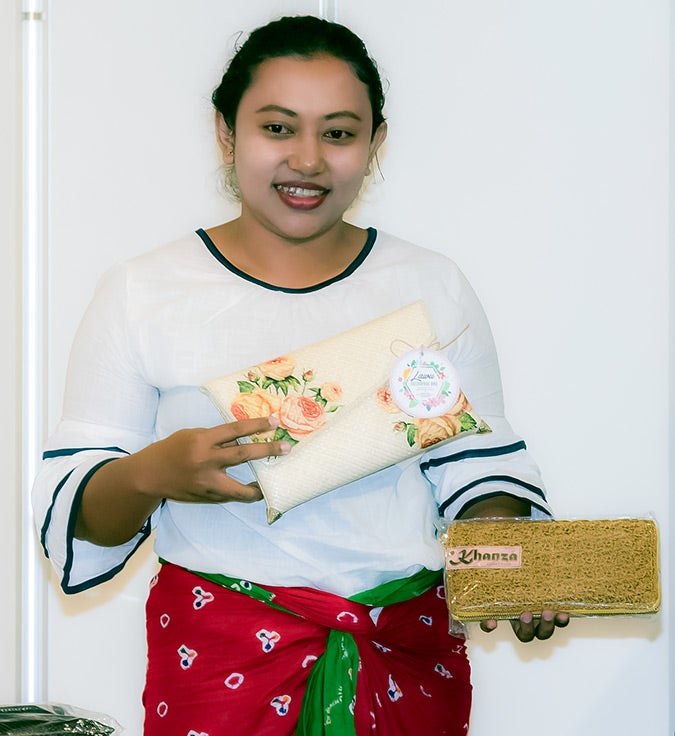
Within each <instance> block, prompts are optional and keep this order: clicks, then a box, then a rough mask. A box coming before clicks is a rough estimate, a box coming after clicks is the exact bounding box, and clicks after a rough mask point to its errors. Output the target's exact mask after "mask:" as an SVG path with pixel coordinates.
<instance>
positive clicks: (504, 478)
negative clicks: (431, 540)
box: [439, 475, 546, 514]
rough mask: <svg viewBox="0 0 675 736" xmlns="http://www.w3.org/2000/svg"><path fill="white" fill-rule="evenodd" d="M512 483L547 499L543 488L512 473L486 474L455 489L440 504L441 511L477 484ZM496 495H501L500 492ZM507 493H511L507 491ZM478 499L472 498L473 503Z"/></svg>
mask: <svg viewBox="0 0 675 736" xmlns="http://www.w3.org/2000/svg"><path fill="white" fill-rule="evenodd" d="M494 482H498V483H511V484H513V485H516V486H520V487H521V488H526V489H527V490H528V491H530V492H531V493H534V494H535V495H536V496H539V498H541V499H542V501H544V502H545V501H546V496H545V495H544V491H542V489H541V488H537V486H533V485H532V484H531V483H526V482H525V481H523V480H519V479H518V478H514V477H513V476H511V475H486V476H484V477H482V478H478V479H477V480H474V481H471V483H467V485H465V486H462V488H460V489H459V490H457V491H455V493H453V494H452V496H450V498H448V499H446V500H445V501H443V503H442V504H441V505H440V506H439V511H440V513H441V514H443V512H444V511H445V509H447V508H448V506H450V505H451V504H453V503H454V502H455V501H456V500H457V499H458V498H459V497H460V496H461V495H462V494H463V493H466V492H467V491H470V490H471V489H472V488H475V487H476V486H479V485H481V484H483V483H494ZM495 495H499V494H498V493H497V494H495ZM506 495H511V494H508V493H506ZM486 497H488V494H486ZM475 500H476V499H472V503H473V502H474V501H475Z"/></svg>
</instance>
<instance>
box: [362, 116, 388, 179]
mask: <svg viewBox="0 0 675 736" xmlns="http://www.w3.org/2000/svg"><path fill="white" fill-rule="evenodd" d="M386 138H387V123H385V122H382V123H380V124H379V125H378V126H377V130H376V131H375V135H374V136H373V138H372V140H371V141H370V150H369V152H368V169H367V171H366V174H369V173H370V165H371V163H372V162H373V159H374V158H375V157H376V156H377V152H378V151H379V150H380V146H381V145H382V144H383V143H384V141H385V140H386Z"/></svg>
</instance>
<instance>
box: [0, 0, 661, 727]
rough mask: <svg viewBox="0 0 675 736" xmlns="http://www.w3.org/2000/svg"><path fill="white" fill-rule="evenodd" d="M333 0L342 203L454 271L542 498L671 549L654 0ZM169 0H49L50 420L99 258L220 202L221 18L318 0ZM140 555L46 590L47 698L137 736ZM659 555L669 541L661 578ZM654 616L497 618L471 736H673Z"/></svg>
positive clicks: (125, 252) (147, 558)
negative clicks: (348, 55)
mask: <svg viewBox="0 0 675 736" xmlns="http://www.w3.org/2000/svg"><path fill="white" fill-rule="evenodd" d="M327 5H330V6H331V7H332V8H333V9H336V10H337V14H338V20H341V21H342V22H345V23H347V24H348V25H352V26H353V27H354V29H355V30H356V31H357V32H360V33H361V34H362V35H363V36H364V37H365V38H366V41H367V43H368V45H369V46H370V48H371V51H372V52H373V54H374V55H375V56H376V58H377V59H378V60H379V61H380V64H381V66H382V67H383V70H384V73H385V75H386V76H387V78H388V79H389V81H390V93H389V104H388V108H387V114H388V116H389V119H390V125H391V133H390V139H389V142H388V145H387V150H386V152H385V155H384V156H383V158H382V170H383V172H384V176H385V179H386V181H385V182H384V183H382V182H375V183H374V184H373V185H372V186H371V188H370V190H369V191H368V192H367V193H366V196H365V199H364V202H363V204H362V205H361V206H360V207H358V208H357V209H356V210H355V212H354V217H355V218H356V219H357V220H358V221H360V222H363V223H368V224H375V225H377V226H381V227H384V228H386V229H388V230H390V231H392V232H395V233H397V234H400V235H403V236H406V237H409V238H411V239H413V240H416V241H417V242H419V243H421V244H425V245H428V246H429V247H432V248H436V249H439V250H442V251H444V252H447V253H449V254H450V255H451V256H452V257H453V258H455V260H457V261H458V262H459V263H460V265H461V266H462V268H463V269H464V270H465V271H466V273H467V275H468V276H469V277H470V279H471V281H472V282H473V284H474V286H475V287H476V289H477V291H478V292H479V295H480V296H481V299H482V301H483V303H484V305H485V307H486V310H487V311H488V314H489V316H490V318H491V322H492V324H493V328H494V332H495V337H496V339H497V343H498V347H499V350H500V355H501V362H502V371H503V377H504V384H505V390H506V396H507V409H508V414H509V416H510V418H511V421H512V423H513V424H514V426H515V428H516V429H517V431H519V432H520V433H522V434H523V435H524V436H525V437H526V439H527V441H528V444H529V446H530V449H531V451H532V452H533V454H534V456H535V457H536V458H537V460H538V461H539V464H540V465H541V467H542V470H543V472H544V477H545V479H546V482H547V485H548V488H549V491H550V496H551V499H552V501H553V503H554V505H555V507H556V508H557V510H558V513H559V515H560V516H567V517H601V516H621V515H643V514H653V515H654V517H655V518H656V519H657V520H658V522H659V524H660V526H661V530H662V532H663V539H664V545H666V546H665V547H664V548H665V549H667V548H668V547H667V545H668V544H669V524H668V513H669V506H668V462H669V460H668V429H669V412H668V403H667V399H666V396H667V395H668V387H669V383H668V373H667V370H668V344H669V333H668V317H669V311H668V310H669V302H668V297H669V262H668V127H667V126H668V105H669V97H668V85H669V64H670V59H669V24H670V16H669V3H668V2H667V0H596V2H593V3H589V2H587V0H567V1H566V2H562V0H558V1H554V0H546V1H545V2H542V1H541V0H509V1H508V2H506V0H483V2H481V3H472V2H459V1H458V0H418V1H417V2H416V3H415V4H414V6H411V4H410V3H404V2H402V1H401V2H399V0H369V2H368V3H363V2H360V1H359V0H341V2H340V3H330V4H327ZM0 7H5V6H0ZM187 8H188V5H186V4H185V3H181V2H178V1H177V0H175V1H173V2H169V1H168V0H166V1H165V2H164V3H162V4H161V10H158V5H157V4H156V3H153V2H150V0H142V1H141V0H118V1H117V2H115V3H103V2H96V3H91V2H90V1H89V2H87V0H53V1H52V2H51V3H50V4H49V7H48V31H49V82H50V104H49V172H50V177H49V232H48V248H49V250H48V253H49V279H48V300H49V301H48V304H49V314H50V321H49V323H48V325H47V333H48V340H49V344H48V361H49V376H48V417H47V420H48V424H49V426H53V424H54V423H55V422H56V420H57V418H58V415H59V411H60V402H61V392H62V389H63V379H64V372H65V365H66V361H67V355H68V350H69V346H70V341H71V339H72V335H73V332H74V330H75V327H76V325H77V321H78V320H79V317H80V315H81V313H82V311H83V309H84V308H85V305H86V303H87V301H88V299H89V298H90V296H91V292H92V289H93V285H94V282H95V280H96V278H97V277H98V275H100V273H101V272H102V270H103V269H104V268H105V267H106V266H107V265H108V264H110V263H112V262H114V261H116V260H118V259H120V258H125V257H127V256H129V255H132V254H134V253H136V252H139V251H141V250H145V249H147V248H149V247H151V246H153V245H155V244H158V243H160V242H162V241H164V240H166V239H168V238H171V237H174V236H175V235H177V234H179V233H181V232H184V231H186V230H188V229H193V228H194V227H197V226H202V225H204V226H208V225H210V224H213V223H215V222H217V221H219V220H222V219H226V218H227V217H228V216H229V215H230V214H232V207H231V205H229V204H227V203H225V202H223V201H222V200H221V199H219V197H218V195H217V194H216V193H215V168H216V166H217V156H216V153H215V148H214V145H213V142H212V136H211V111H210V107H209V102H208V97H209V94H210V91H211V88H212V87H213V86H214V84H215V83H216V82H217V79H218V76H219V72H220V70H221V68H222V66H223V65H224V63H225V61H226V57H227V56H228V53H229V43H230V41H231V39H232V37H233V36H232V34H234V33H235V32H236V31H237V30H239V29H247V28H250V27H251V26H252V25H255V24H257V23H259V22H263V21H264V20H266V19H267V18H269V17H272V16H274V15H278V14H279V13H281V12H290V11H292V12H295V11H298V12H305V11H308V12H317V13H318V12H319V10H320V8H321V4H320V3H319V2H317V1H313V2H310V1H309V0H307V1H306V2H301V1H296V2H292V1H291V0H289V1H288V2H280V1H279V2H272V1H271V0H268V1H265V2H264V1H263V0H258V2H256V3H254V4H253V3H233V2H228V3H223V2H220V1H219V0H199V1H198V2H193V3H190V4H189V10H187ZM413 8H414V12H413ZM94 9H95V12H94ZM3 12H4V11H3ZM0 20H2V18H0ZM0 28H3V25H2V23H0ZM1 46H2V45H1V44H0V47H1ZM7 53H8V52H6V51H5V49H4V47H3V51H2V54H3V57H2V59H3V60H4V58H5V56H6V55H7ZM0 79H3V80H4V76H3V77H0ZM3 83H4V84H10V88H11V83H10V82H3ZM3 89H4V88H3ZM2 151H3V153H4V151H5V149H4V148H3V149H2ZM0 176H3V178H1V179H0V186H5V182H6V181H7V180H8V179H7V175H6V174H0ZM0 222H2V223H4V218H3V220H0ZM2 227H3V230H2V234H3V239H4V237H5V227H6V226H5V225H4V224H3V225H2ZM3 279H4V276H3ZM3 283H4V281H3ZM3 298H5V296H3ZM10 298H11V292H10ZM9 378H10V379H11V378H12V374H11V371H10V374H9ZM8 416H10V417H11V416H12V414H11V408H10V413H9V415H8ZM8 426H11V424H10V425H8V424H5V425H4V427H5V428H7V427H8ZM10 450H11V447H10ZM14 456H15V455H11V457H14ZM9 503H10V504H11V502H9ZM153 564H154V563H153V560H152V556H151V554H150V550H146V551H145V554H141V555H139V558H138V559H137V560H136V561H135V562H134V563H133V565H132V568H131V569H130V570H129V572H128V573H126V574H124V575H122V576H120V578H119V579H118V580H117V581H114V582H112V583H110V584H107V585H105V586H102V587H101V588H100V589H98V590H94V591H90V592H88V593H85V594H82V595H80V596H78V597H75V598H68V599H66V598H64V597H63V596H62V595H61V594H60V593H59V591H58V590H57V589H56V586H55V585H53V584H50V588H49V600H48V611H47V613H48V622H49V641H48V650H47V653H46V654H47V659H46V662H47V678H48V697H49V699H52V700H61V701H65V702H71V703H74V704H78V705H81V706H83V707H87V708H92V709H95V710H101V711H104V712H107V713H110V714H111V715H113V716H115V717H117V718H118V719H119V720H120V721H121V722H122V723H123V724H125V725H126V726H127V728H128V732H129V733H130V734H131V735H132V736H135V734H138V733H140V726H139V723H140V704H139V693H140V688H141V685H142V678H143V672H142V670H143V660H144V652H143V622H142V605H143V600H144V597H145V584H146V580H147V577H148V575H149V572H150V570H151V569H152V567H153ZM668 573H669V570H668V559H667V556H666V555H664V576H663V582H664V589H665V592H666V594H668V593H669V590H670V589H669V585H668V582H669V578H668ZM669 614H670V609H669V605H668V598H665V600H664V611H663V613H662V614H661V615H659V616H656V617H654V618H647V619H621V620H619V619H616V620H587V621H574V622H573V624H572V625H571V626H570V627H569V628H568V629H567V630H566V631H565V632H564V633H561V634H558V635H556V637H555V639H554V640H553V641H552V642H550V643H543V644H542V643H539V644H534V645H528V646H524V645H519V644H517V643H514V642H513V641H512V639H511V637H510V635H509V634H508V633H507V631H506V628H505V627H502V631H500V632H499V633H497V634H493V635H492V636H487V635H484V634H482V633H481V632H479V631H475V632H473V633H472V638H471V643H470V646H471V651H472V655H473V662H474V683H475V686H476V695H475V702H476V705H475V711H474V717H473V725H472V731H471V734H472V736H493V734H495V733H499V734H500V735H501V736H510V735H511V734H514V735H515V734H519V736H523V735H526V734H538V733H540V732H542V731H544V730H545V731H546V733H547V734H548V735H549V736H563V735H564V736H569V734H575V736H605V734H607V735H608V736H609V734H611V735H612V736H623V735H626V736H628V734H631V735H632V734H638V733H639V734H645V735H646V736H662V735H665V734H666V733H670V732H671V731H672V727H671V729H670V730H669V729H668V709H669V697H670V692H669V685H668V674H669V671H668V651H669V646H670V644H669V642H670V635H669V618H668V616H669ZM514 704H517V705H516V707H515V714H514ZM646 714H649V720H648V724H646V723H645V718H646Z"/></svg>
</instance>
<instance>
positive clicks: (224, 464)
mask: <svg viewBox="0 0 675 736" xmlns="http://www.w3.org/2000/svg"><path fill="white" fill-rule="evenodd" d="M213 100H214V104H215V107H216V111H217V112H216V128H217V135H218V141H219V143H220V146H221V149H222V151H223V156H224V159H225V161H226V162H227V163H228V164H229V165H230V166H232V167H233V171H234V173H235V174H236V179H237V181H238V188H239V196H240V200H241V211H240V213H239V214H238V216H236V217H235V218H234V219H232V220H229V221H227V222H225V223H223V224H222V225H219V226H217V227H214V228H210V229H208V230H203V229H201V228H200V229H198V230H197V231H196V232H194V233H191V234H189V235H188V236H185V237H182V238H180V239H178V240H176V241H173V242H171V243H169V244H167V245H165V246H163V247H161V248H158V249H156V250H154V251H151V252H149V253H147V254H145V255H142V256H139V257H137V258H134V259H131V260H129V261H127V262H125V263H122V264H121V265H119V266H117V267H115V268H113V269H111V271H110V272H109V273H108V274H107V275H106V276H105V277H104V278H103V280H102V281H101V283H100V285H99V288H98V290H97V292H96V294H95V296H94V299H93V302H92V304H91V305H90V307H89V309H88V310H87V312H86V314H85V316H84V319H83V321H82V323H81V326H80V329H79V331H78V334H77V337H76V340H75V343H74V346H73V350H72V354H71V361H70V368H69V375H68V384H67V390H66V399H65V402H64V410H63V418H62V420H61V422H60V423H59V425H58V426H57V428H56V430H55V431H54V432H53V434H52V435H51V437H50V438H49V440H48V442H47V446H46V449H45V453H44V457H45V459H44V463H43V466H42V469H41V471H40V474H39V477H38V479H37V481H36V485H35V493H34V499H35V501H34V503H35V509H36V515H37V517H38V528H39V532H40V539H41V541H42V544H43V546H44V548H45V551H46V552H47V553H48V555H49V558H50V560H51V562H52V564H53V565H54V567H55V569H56V571H57V573H58V575H59V579H60V581H61V586H62V588H63V590H64V591H65V592H67V593H77V592H80V591H83V590H86V589H88V588H90V587H92V586H94V585H97V584H99V583H101V582H104V581H106V580H108V579H110V578H111V577H112V576H114V575H115V574H116V573H117V572H119V571H120V570H121V569H122V567H123V566H124V565H125V563H126V561H127V559H128V558H129V557H130V556H131V555H132V554H133V553H134V552H135V550H136V549H137V548H138V546H139V545H140V544H141V543H142V542H143V541H144V540H145V539H146V538H147V537H148V536H150V533H151V531H152V530H153V529H154V530H156V537H155V550H156V552H157V554H158V556H159V558H160V559H161V561H162V566H161V571H160V573H159V575H158V576H157V577H156V578H155V579H153V581H152V584H151V592H150V596H149V599H148V606H147V640H148V669H147V678H146V687H145V693H144V706H145V734H146V736H159V735H160V734H161V736H184V734H186V733H211V734H222V733H228V734H232V735H233V736H237V735H241V736H249V735H250V734H253V733H267V734H275V735H276V736H289V735H290V734H310V733H311V734H323V733H339V734H343V733H356V734H358V736H364V735H365V734H371V733H372V732H373V731H374V730H377V731H378V732H380V733H383V734H387V736H410V735H411V734H416V733H418V727H419V722H418V719H419V714H420V713H421V712H424V714H425V733H427V734H430V735H437V736H440V735H441V734H449V735H450V736H465V733H466V730H467V728H468V720H469V710H470V703H471V684H470V676H469V674H470V673H469V664H468V660H467V657H466V649H465V642H464V637H463V636H462V635H452V636H450V635H449V634H448V623H447V609H446V605H445V601H444V598H443V594H442V587H440V586H441V569H442V567H443V554H442V550H441V547H440V544H439V543H438V540H437V539H436V536H435V531H434V523H433V522H434V520H435V519H437V518H438V517H439V515H440V514H444V515H445V516H446V517H448V518H456V517H462V518H467V517H472V516H475V515H496V514H499V515H512V516H513V515H521V516H522V515H530V514H533V515H536V514H544V515H546V514H548V513H549V508H548V504H547V501H546V496H545V492H544V490H543V484H542V480H541V477H540V474H539V471H538V468H537V466H536V465H535V463H534V462H533V460H532V459H531V458H530V456H529V455H528V453H527V451H526V449H525V444H524V442H522V440H520V438H519V437H517V436H516V435H515V434H514V433H513V431H512V430H511V428H510V426H509V424H508V422H507V421H506V419H505V417H504V411H503V403H502V395H501V385H500V378H499V370H498V365H497V357H496V353H495V348H494V344H493V341H492V337H491V333H490V328H489V326H488V323H487V320H486V318H485V315H484V313H483V310H482V308H481V305H480V303H479V302H478V300H477V298H476V296H475V294H474V293H473V291H472V289H471V287H470V286H469V284H468V283H467V281H466V279H465V278H464V276H463V275H462V273H461V272H460V271H459V269H458V268H457V266H456V265H455V264H454V263H453V262H452V261H451V260H449V259H448V258H446V257H445V256H443V255H441V254H439V253H437V252H432V251H429V250H425V249H423V248H420V247H417V246H415V245H413V244H411V243H408V242H405V241H403V240H400V239H398V238H396V237H394V236H391V235H388V234H386V233H384V232H378V231H377V230H375V229H374V228H360V227H357V226H356V225H354V224H352V223H350V222H348V221H347V220H346V219H345V212H346V210H347V208H348V207H349V206H350V205H351V204H352V202H353V200H354V198H355V197H356V196H357V193H358V192H359V190H360V188H361V185H362V183H363V180H364V177H365V176H366V173H367V171H368V169H369V167H370V164H371V162H372V159H373V157H374V156H375V154H376V153H377V150H378V147H379V146H380V145H381V143H382V141H383V140H384V138H385V135H386V123H385V122H384V118H383V115H382V105H383V98H382V87H381V83H380V80H379V77H378V74H377V68H376V66H375V64H374V62H373V61H372V60H371V59H370V57H369V56H368V53H367V51H366V49H365V47H364V46H363V43H362V42H361V41H360V39H358V38H357V37H356V36H355V35H354V34H353V33H352V32H351V31H349V30H348V29H347V28H345V27H344V26H340V25H338V24H335V23H329V22H327V21H322V20H319V19H318V18H314V17H294V18H284V19H281V20H279V21H275V22H273V23H270V24H268V25H266V26H263V27H261V28H259V29H257V30H256V31H254V32H253V33H252V34H251V36H250V38H249V39H248V40H247V41H246V42H245V43H244V44H243V45H242V46H241V48H240V49H239V50H238V52H237V53H236V55H235V57H234V59H233V60H232V62H231V64H230V66H229V68H228V70H227V71H226V73H225V75H224V77H223V80H222V82H221V84H220V86H219V87H218V89H217V90H216V92H215V93H214V95H213ZM417 300H423V301H424V302H425V303H426V304H427V306H428V310H429V313H430V318H431V320H432V321H433V329H434V331H435V333H436V337H437V338H438V341H439V344H441V345H446V346H448V347H447V349H446V351H445V352H446V355H447V359H448V361H449V362H451V363H452V364H453V365H454V367H455V368H456V370H457V371H458V373H459V375H460V377H461V381H462V385H463V388H464V389H466V392H467V394H468V395H470V396H471V400H472V404H473V405H474V407H475V409H476V411H477V412H478V413H479V414H480V416H482V417H483V418H484V419H485V421H486V423H487V424H488V425H489V426H490V428H491V430H492V431H491V432H489V433H484V434H474V433H467V436H465V437H462V438H460V439H457V440H456V444H454V445H452V449H449V446H443V447H436V448H435V449H428V450H426V451H425V453H424V454H423V455H420V457H419V461H418V462H413V463H400V464H398V465H391V466H389V467H386V468H384V469H383V470H381V471H378V472H375V473H372V474H371V475H369V476H367V477H365V478H361V479H360V480H357V481H355V482H353V483H349V484H348V485H344V486H342V487H340V488H338V489H336V490H334V491H331V492H330V493H326V494H324V495H322V496H320V497H319V498H314V499H312V500H311V501H308V502H307V503H305V504H303V505H302V506H299V507H297V508H295V509H293V510H292V512H290V513H288V514H285V515H284V516H283V518H282V519H280V520H279V521H278V522H276V523H275V524H274V526H273V527H270V526H269V525H268V523H267V516H266V509H265V505H264V503H262V502H261V493H260V490H259V488H258V487H257V486H256V484H255V482H254V481H255V478H254V476H253V474H252V472H251V468H250V465H249V464H247V461H253V460H261V459H265V458H271V457H275V456H281V455H285V454H288V453H289V452H294V451H295V450H294V449H293V448H292V446H291V445H292V443H291V442H290V441H289V440H287V439H278V438H277V435H276V432H273V430H276V429H277V428H278V427H280V426H283V427H286V428H287V430H288V434H289V435H290V436H292V433H295V434H296V435H299V436H302V435H303V433H304V434H309V433H311V432H315V431H316V432H317V433H318V432H320V431H321V427H322V426H323V422H324V419H325V411H324V410H325V406H324V405H323V404H322V403H321V401H320V398H319V394H321V398H322V399H323V400H324V401H327V400H328V398H329V397H332V398H334V399H335V400H336V401H337V400H339V398H340V392H341V388H340V382H339V380H337V379H336V377H335V376H331V377H328V378H327V377H322V376H317V375H311V376H310V372H311V369H312V367H311V366H297V376H300V377H301V378H302V380H300V378H299V377H297V376H295V374H294V373H293V371H294V368H293V367H292V366H291V365H290V364H289V361H288V360H284V359H282V358H278V359H276V360H271V361H270V360H269V358H270V356H273V355H288V354H289V353H290V352H292V351H293V350H294V349H296V348H300V347H302V346H303V345H308V344H310V343H314V342H316V341H318V340H320V339H323V338H326V337H329V336H331V335H335V334H337V333H340V332H344V331H347V330H350V329H352V328H355V327H358V326H359V325H361V324H363V323H366V322H369V321H371V320H374V319H376V318H377V317H381V316H383V315H386V314H390V313H392V312H394V311H395V310H398V309H400V308H401V307H403V306H405V305H407V304H410V303H411V302H414V301H417ZM467 326H468V327H467ZM358 358H359V356H344V361H345V362H347V361H354V362H355V363H358ZM263 361H264V362H263ZM244 365H249V366H253V365H255V366H258V367H260V366H261V365H262V366H266V367H265V373H264V377H265V379H271V380H273V381H277V382H278V385H279V387H280V388H279V392H280V395H276V396H274V395H273V396H272V397H271V399H268V400H266V401H265V402H263V401H262V400H261V397H260V395H259V393H257V392H256V388H258V383H256V381H257V380H258V374H256V373H254V374H252V376H246V378H247V379H248V380H249V385H248V386H243V387H242V390H244V392H245V393H246V396H247V397H248V398H245V399H241V400H240V403H239V404H238V405H237V412H238V413H236V416H237V421H235V422H232V423H227V424H222V420H221V419H220V417H219V415H218V413H217V411H216V409H215V408H214V407H213V406H212V405H211V404H210V403H209V401H208V399H207V398H206V397H205V396H204V395H203V394H202V393H201V392H200V390H199V387H200V386H201V385H203V384H204V383H206V382H207V381H208V380H209V379H211V378H214V377H216V376H219V375H223V374H228V373H231V372H233V371H236V370H239V369H240V368H241V367H242V366H244ZM339 369H340V364H339V362H338V365H336V373H339ZM260 375H263V374H260ZM291 379H292V380H291ZM310 379H311V380H312V381H316V384H317V385H318V386H321V388H320V390H319V393H317V392H316V391H315V392H314V396H312V395H311V394H310V393H303V390H306V389H307V385H306V384H307V383H308V381H309V380H310ZM249 388H250V389H251V392H250V393H249V392H248V390H247V389H249ZM263 388H264V386H263ZM310 391H311V388H310ZM281 394H283V398H282V396H281ZM355 431H357V430H355ZM261 433H262V434H265V435H266V437H267V438H269V439H270V441H269V442H248V443H246V442H245V443H242V444H239V443H238V442H237V441H238V440H242V439H246V438H248V437H249V436H250V435H254V434H256V435H257V434H261ZM266 433H267V434H266ZM362 441H363V443H365V444H366V445H368V443H369V438H368V436H367V434H365V433H364V436H363V438H362ZM371 444H372V443H371ZM338 449H339V448H338ZM351 460H352V458H351V457H350V456H349V455H348V454H347V453H345V452H343V454H342V456H341V457H340V459H339V462H340V463H344V464H349V463H350V461H351ZM321 467H322V468H323V469H324V472H326V473H330V472H331V468H330V467H329V466H328V465H325V467H324V464H323V463H322V464H321ZM261 603H262V604H265V605H261ZM270 604H271V605H270ZM373 607H375V608H373ZM374 610H376V611H377V612H378V615H377V616H376V615H374ZM565 623H566V618H565V617H564V616H563V615H560V616H559V617H557V618H556V617H555V616H554V613H553V612H545V615H543V616H542V620H541V621H539V620H536V619H533V618H532V616H530V615H529V614H527V613H525V614H524V615H523V617H522V619H521V621H520V622H518V623H517V624H516V625H515V626H514V630H515V631H516V634H517V636H518V638H519V639H521V640H522V641H531V640H532V639H534V638H540V639H545V638H548V637H550V636H551V634H552V633H553V631H554V629H555V627H556V625H558V626H562V625H564V624H565ZM487 628H488V629H491V628H493V624H490V625H487ZM261 657H262V659H261ZM336 723H337V724H338V726H335V724H336ZM335 728H337V730H335ZM331 729H333V731H331Z"/></svg>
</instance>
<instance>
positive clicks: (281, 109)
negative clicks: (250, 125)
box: [256, 105, 298, 118]
mask: <svg viewBox="0 0 675 736" xmlns="http://www.w3.org/2000/svg"><path fill="white" fill-rule="evenodd" d="M259 112H280V113H281V114H282V115H288V117H289V118H297V117H298V113H297V112H293V110H289V109H288V108H287V107H281V105H265V106H264V107H261V108H259V109H258V110H256V113H259Z"/></svg>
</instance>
